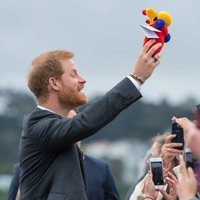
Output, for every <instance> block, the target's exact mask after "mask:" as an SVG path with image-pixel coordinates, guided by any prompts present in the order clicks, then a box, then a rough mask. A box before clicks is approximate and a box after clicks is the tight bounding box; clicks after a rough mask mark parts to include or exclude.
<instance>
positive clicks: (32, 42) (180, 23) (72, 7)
mask: <svg viewBox="0 0 200 200" xmlns="http://www.w3.org/2000/svg"><path fill="white" fill-rule="evenodd" d="M147 7H154V8H155V9H156V10H158V11H160V10H166V11H168V12H170V13H171V14H172V17H173V22H172V25H171V26H170V27H169V32H170V34H171V35H172V39H171V41H170V42H169V43H167V44H166V45H165V48H164V51H163V55H162V59H161V64H160V65H159V67H158V68H157V69H156V71H155V72H154V74H153V76H152V77H151V78H150V79H149V80H148V81H147V82H146V83H145V84H144V86H142V94H143V96H144V98H143V99H144V100H146V101H159V100H160V99H161V98H167V99H168V100H170V101H171V102H175V103H178V102H182V101H184V100H185V99H186V98H188V97H191V96H193V97H195V98H196V99H197V100H198V101H199V102H200V92H199V90H197V87H198V85H199V84H200V80H199V75H200V66H199V61H200V51H199V47H200V39H199V37H200V25H199V24H200V12H199V9H200V1H199V0H191V1H188V0H168V1H166V0H165V1H164V0H159V1H158V0H157V1H155V0H143V1H142V0H16V1H15V0H0V30H1V31H0V54H1V59H0V67H1V78H0V87H1V88H4V87H11V88H16V89H17V90H25V91H28V89H27V86H26V74H27V69H28V67H29V65H30V63H31V61H32V59H33V58H34V57H36V56H37V55H38V54H40V53H42V52H44V51H47V50H53V49H69V50H71V51H73V52H74V53H75V58H74V59H75V62H76V64H77V66H78V69H79V72H80V74H81V75H82V76H83V77H84V78H86V80H87V84H86V88H85V93H86V94H88V95H90V96H91V95H92V94H99V93H103V92H106V91H107V90H109V89H110V88H112V86H114V84H116V83H117V82H118V81H120V80H121V79H122V78H123V77H124V76H126V75H127V74H128V73H129V72H131V70H132V67H133V65H134V63H135V60H136V57H137V55H138V53H139V51H140V49H141V46H142V41H143V37H144V35H143V32H142V30H141V28H140V26H139V25H140V24H145V19H146V18H145V16H143V15H142V14H141V11H142V10H143V9H145V8H147Z"/></svg>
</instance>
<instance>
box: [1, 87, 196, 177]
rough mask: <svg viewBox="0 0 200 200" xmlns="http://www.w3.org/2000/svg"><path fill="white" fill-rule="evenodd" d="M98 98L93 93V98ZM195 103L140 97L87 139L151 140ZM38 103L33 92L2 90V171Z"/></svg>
mask: <svg viewBox="0 0 200 200" xmlns="http://www.w3.org/2000/svg"><path fill="white" fill-rule="evenodd" d="M97 98H98V97H92V98H91V101H90V102H92V101H95V99H97ZM195 105H196V102H195V100H194V99H187V100H185V101H184V102H183V103H181V104H180V105H176V106H174V105H170V104H169V103H168V102H167V101H165V100H161V101H160V102H159V103H157V104H154V103H150V102H143V101H142V100H141V101H138V102H137V103H135V104H134V105H132V106H131V107H129V108H128V109H127V110H125V111H123V112H122V113H121V114H120V115H119V116H118V117H117V118H116V119H115V120H114V121H113V122H111V123H110V124H109V125H107V126H106V127H105V128H103V129H102V130H101V131H99V132H98V133H97V134H96V135H94V136H92V137H90V138H88V139H87V140H85V142H90V141H93V140H96V139H102V140H119V139H130V138H131V139H134V138H137V139H141V140H147V139H149V138H150V137H152V136H154V135H156V134H157V133H163V132H165V131H169V130H170V127H171V118H172V116H177V117H181V116H186V117H188V118H190V119H192V117H193V114H192V110H193V109H194V108H195ZM34 107H35V101H34V98H33V97H32V96H31V95H30V94H27V93H25V92H19V91H14V90H8V89H7V90H5V89H4V90H0V173H3V172H4V173H5V172H10V170H11V167H12V165H13V163H15V162H16V161H17V159H18V146H19V139H20V134H21V131H22V120H23V117H24V115H25V114H27V113H29V112H30V111H31V110H33V109H34ZM81 109H84V108H81Z"/></svg>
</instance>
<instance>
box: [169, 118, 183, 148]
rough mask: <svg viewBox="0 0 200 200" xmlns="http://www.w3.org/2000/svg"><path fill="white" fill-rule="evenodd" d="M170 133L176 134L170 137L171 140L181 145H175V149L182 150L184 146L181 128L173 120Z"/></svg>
mask: <svg viewBox="0 0 200 200" xmlns="http://www.w3.org/2000/svg"><path fill="white" fill-rule="evenodd" d="M171 133H172V134H175V135H176V137H175V138H172V140H171V142H173V143H182V144H183V145H182V146H181V147H176V149H179V150H183V148H184V135H183V128H182V127H181V126H180V125H179V124H177V123H176V122H173V123H172V131H171Z"/></svg>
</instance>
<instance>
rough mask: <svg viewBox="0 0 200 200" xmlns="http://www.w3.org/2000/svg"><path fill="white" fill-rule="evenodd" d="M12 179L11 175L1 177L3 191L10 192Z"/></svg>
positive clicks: (0, 182) (0, 183)
mask: <svg viewBox="0 0 200 200" xmlns="http://www.w3.org/2000/svg"><path fill="white" fill-rule="evenodd" d="M11 179H12V176H11V175H7V174H2V175H0V190H1V191H7V190H8V188H9V186H10V182H11Z"/></svg>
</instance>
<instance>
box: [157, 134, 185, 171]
mask: <svg viewBox="0 0 200 200" xmlns="http://www.w3.org/2000/svg"><path fill="white" fill-rule="evenodd" d="M175 137H176V135H174V134H173V135H168V136H167V137H166V140H165V144H164V145H163V146H162V148H161V153H160V157H161V158H162V159H163V165H164V167H165V169H167V170H170V168H171V167H172V164H173V163H172V160H173V159H174V158H175V157H177V156H179V155H180V154H182V153H183V151H182V150H179V149H176V147H181V146H183V144H182V143H172V142H171V139H172V138H175Z"/></svg>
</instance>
